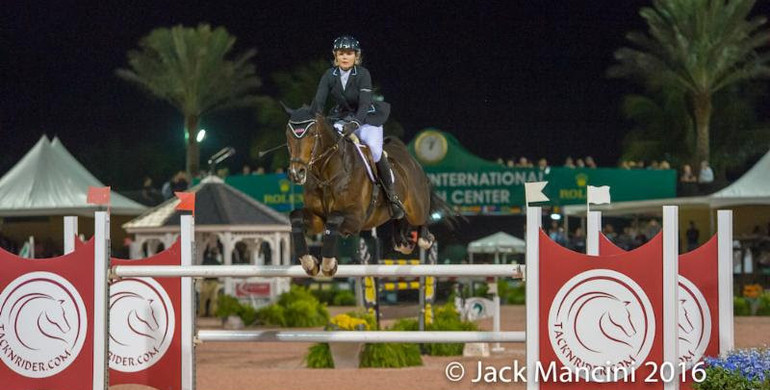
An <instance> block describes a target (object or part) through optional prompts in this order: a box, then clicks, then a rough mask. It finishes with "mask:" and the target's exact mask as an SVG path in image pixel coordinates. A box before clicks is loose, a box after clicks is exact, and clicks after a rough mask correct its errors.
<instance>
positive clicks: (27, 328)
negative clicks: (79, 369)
mask: <svg viewBox="0 0 770 390" xmlns="http://www.w3.org/2000/svg"><path fill="white" fill-rule="evenodd" d="M87 326H88V324H87V322H86V309H85V305H84V303H83V299H82V298H81V296H80V294H79V293H78V291H77V290H76V289H75V287H74V286H73V285H72V284H70V283H69V282H68V281H67V280H66V279H64V278H62V277H60V276H58V275H56V274H52V273H49V272H32V273H28V274H25V275H22V276H20V277H18V278H16V279H15V280H13V281H12V282H11V283H10V284H9V285H8V286H7V287H6V288H5V289H3V291H2V293H0V359H2V361H3V362H4V363H5V364H6V366H8V367H9V368H10V369H11V370H13V371H14V372H16V373H18V374H19V375H22V376H25V377H28V378H47V377H50V376H53V375H56V374H58V373H60V372H61V371H63V370H64V369H66V368H67V367H68V366H69V365H70V364H72V362H74V361H75V359H76V358H77V356H78V354H79V353H80V350H81V349H82V347H83V343H84V342H85V338H86V331H87Z"/></svg>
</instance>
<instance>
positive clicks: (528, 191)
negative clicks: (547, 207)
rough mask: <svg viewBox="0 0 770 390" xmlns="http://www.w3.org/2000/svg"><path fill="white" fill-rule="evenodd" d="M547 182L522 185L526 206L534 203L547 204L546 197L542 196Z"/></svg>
mask: <svg viewBox="0 0 770 390" xmlns="http://www.w3.org/2000/svg"><path fill="white" fill-rule="evenodd" d="M546 184H548V182H547V181H536V182H532V183H524V196H525V200H526V202H527V204H530V203H534V202H548V197H547V196H545V194H543V188H545V186H546Z"/></svg>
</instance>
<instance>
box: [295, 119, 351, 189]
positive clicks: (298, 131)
mask: <svg viewBox="0 0 770 390" xmlns="http://www.w3.org/2000/svg"><path fill="white" fill-rule="evenodd" d="M315 125H316V120H315V119H310V120H306V121H301V122H294V121H289V130H291V132H292V135H294V138H296V139H302V138H304V137H305V136H306V135H307V134H308V133H310V132H311V128H312V127H313V126H315ZM312 137H313V138H315V139H314V140H313V149H312V150H311V151H310V160H309V161H307V162H305V161H303V160H302V159H301V158H299V157H293V156H292V153H291V149H289V156H290V159H289V162H290V163H297V164H299V165H301V166H303V167H305V169H306V170H307V172H308V173H309V174H311V175H314V176H315V174H313V173H312V168H313V165H314V164H315V163H317V162H319V161H321V160H324V159H326V158H327V157H329V156H331V154H332V153H334V152H336V151H337V149H339V144H338V143H335V144H334V146H332V147H330V148H328V149H326V150H325V151H323V153H321V154H320V155H318V156H316V151H317V150H318V144H319V142H320V141H321V133H320V132H319V131H314V132H313V135H312ZM287 146H288V145H287ZM326 160H327V161H328V159H326ZM316 179H319V178H318V177H316ZM318 181H321V180H318Z"/></svg>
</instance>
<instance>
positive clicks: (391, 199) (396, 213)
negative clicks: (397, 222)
mask: <svg viewBox="0 0 770 390" xmlns="http://www.w3.org/2000/svg"><path fill="white" fill-rule="evenodd" d="M386 194H387V193H386ZM388 203H390V217H391V218H393V219H401V218H404V217H405V216H406V210H405V209H404V204H403V203H401V200H400V199H398V195H396V194H393V195H392V196H388Z"/></svg>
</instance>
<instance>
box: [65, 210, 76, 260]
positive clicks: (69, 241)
mask: <svg viewBox="0 0 770 390" xmlns="http://www.w3.org/2000/svg"><path fill="white" fill-rule="evenodd" d="M77 235H78V217H74V216H66V217H64V254H65V255H66V254H69V253H72V252H74V251H75V240H76V237H77Z"/></svg>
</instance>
